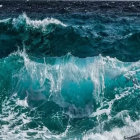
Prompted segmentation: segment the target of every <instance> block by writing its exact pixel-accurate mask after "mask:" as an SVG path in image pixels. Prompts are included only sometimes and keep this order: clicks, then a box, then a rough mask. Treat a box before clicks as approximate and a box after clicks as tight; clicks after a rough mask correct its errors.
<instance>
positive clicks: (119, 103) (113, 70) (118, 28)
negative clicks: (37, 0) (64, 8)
mask: <svg viewBox="0 0 140 140" xmlns="http://www.w3.org/2000/svg"><path fill="white" fill-rule="evenodd" d="M63 16H64V15H63ZM60 18H61V19H63V20H60ZM136 19H137V20H136ZM134 21H135V22H134ZM139 22H140V20H139V17H137V16H125V17H121V16H113V15H108V16H103V15H100V16H99V15H94V16H92V17H88V18H86V17H85V16H83V15H79V17H77V16H76V15H73V16H69V15H67V16H64V17H62V16H61V17H59V16H58V17H57V18H54V17H53V18H45V19H43V20H41V19H40V20H39V19H35V20H33V19H30V18H29V17H28V16H27V15H26V14H22V15H20V16H18V17H17V18H8V19H3V20H0V124H1V129H0V138H2V139H53V140H54V139H83V140H86V139H87V140H88V139H93V140H102V139H104V140H110V139H116V140H123V139H124V137H130V136H132V135H135V134H137V133H139V132H140V127H139V124H140V118H139V117H140V111H139V110H140V101H139V97H140V96H139V93H140V83H139V82H140V61H139V56H140V55H139V36H140V32H139ZM124 24H125V25H124ZM7 132H8V133H7Z"/></svg>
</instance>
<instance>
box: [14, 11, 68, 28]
mask: <svg viewBox="0 0 140 140" xmlns="http://www.w3.org/2000/svg"><path fill="white" fill-rule="evenodd" d="M12 23H13V26H14V27H15V28H18V27H20V26H22V25H23V24H26V25H25V26H27V27H28V26H30V27H33V28H41V29H42V30H46V26H47V25H49V24H56V25H61V26H66V24H64V23H62V22H61V21H59V20H58V19H55V18H45V19H43V20H32V19H30V18H29V17H28V16H27V15H26V14H25V13H24V14H22V15H20V16H19V17H18V18H14V19H13V21H12Z"/></svg>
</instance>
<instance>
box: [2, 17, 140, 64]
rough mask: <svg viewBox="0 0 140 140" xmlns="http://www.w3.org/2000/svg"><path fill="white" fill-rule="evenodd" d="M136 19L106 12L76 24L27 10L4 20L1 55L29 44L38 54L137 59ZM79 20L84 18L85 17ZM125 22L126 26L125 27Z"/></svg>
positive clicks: (31, 51)
mask: <svg viewBox="0 0 140 140" xmlns="http://www.w3.org/2000/svg"><path fill="white" fill-rule="evenodd" d="M73 20H75V19H73ZM78 20H79V19H78ZM118 20H119V22H120V23H117V21H118ZM129 20H130V21H129ZM133 20H134V19H131V17H130V19H128V18H125V17H121V18H120V19H118V18H117V17H108V19H105V17H104V16H102V17H98V16H95V17H93V20H92V19H88V22H87V23H88V24H87V25H85V23H82V24H74V25H72V23H70V22H67V24H64V23H62V22H61V21H59V20H57V19H54V18H46V19H44V20H31V19H30V18H29V17H27V16H26V15H25V14H23V15H20V16H19V17H17V18H9V19H5V20H1V21H0V46H1V48H0V57H1V58H2V57H6V56H7V55H8V54H10V53H12V52H14V51H16V50H17V48H19V49H20V50H23V48H25V49H26V52H27V53H28V54H31V55H34V56H38V57H39V56H43V57H44V56H63V55H66V54H67V53H71V54H72V55H74V56H77V57H80V58H84V57H91V56H98V55H99V54H102V55H103V56H111V57H117V58H118V59H119V60H122V61H131V62H132V61H137V60H139V56H140V55H139V51H137V50H138V49H139V44H140V41H139V37H140V32H139V29H138V25H137V24H138V23H139V22H138V23H137V24H136V25H133V23H132V22H133ZM70 21H71V22H72V19H71V20H70ZM77 22H79V23H80V22H82V19H81V21H77ZM123 24H126V26H125V27H123ZM130 25H131V26H130Z"/></svg>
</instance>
